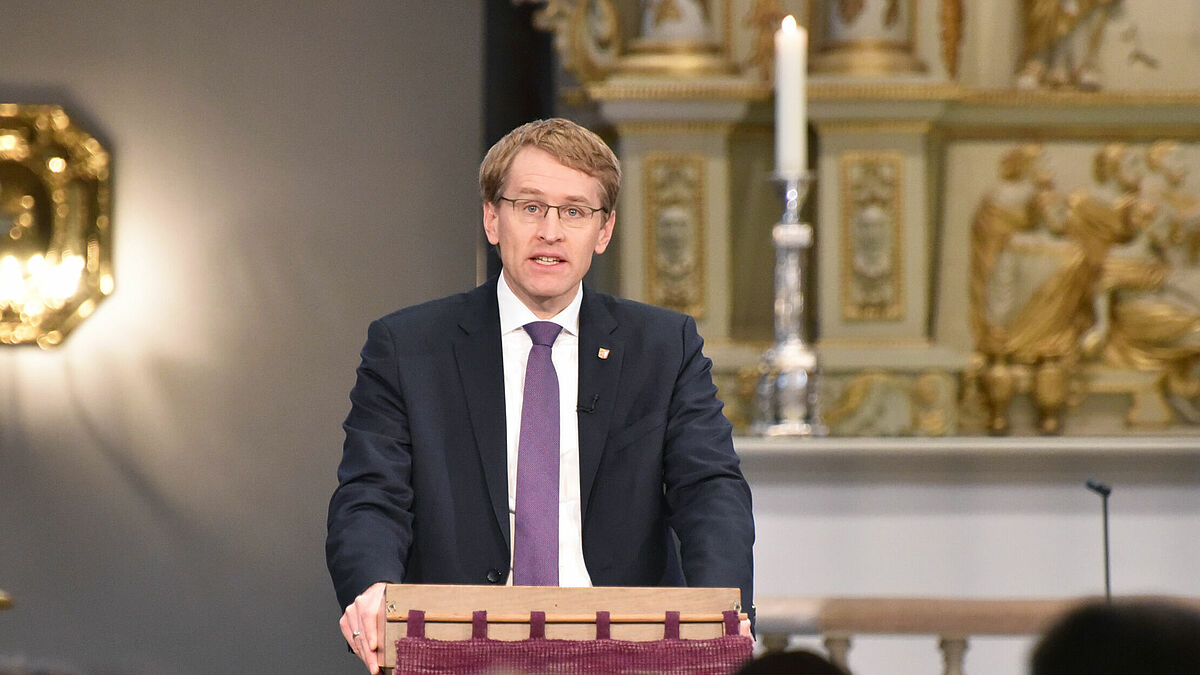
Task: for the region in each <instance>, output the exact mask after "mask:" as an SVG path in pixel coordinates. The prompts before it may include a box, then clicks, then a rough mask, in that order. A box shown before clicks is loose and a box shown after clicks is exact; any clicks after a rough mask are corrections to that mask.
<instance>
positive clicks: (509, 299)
mask: <svg viewBox="0 0 1200 675" xmlns="http://www.w3.org/2000/svg"><path fill="white" fill-rule="evenodd" d="M496 301H497V304H498V305H499V307H500V334H501V335H506V334H508V333H509V332H511V331H514V330H518V329H520V328H521V327H522V326H524V325H525V324H527V323H530V322H531V321H553V322H554V323H556V324H558V325H560V326H562V327H563V330H565V331H566V332H568V333H570V334H571V335H579V308H580V306H581V305H582V304H583V282H582V281H581V282H579V286H578V287H577V288H576V289H575V298H574V299H573V300H571V304H569V305H567V306H566V307H565V308H563V311H561V312H559V313H558V314H555V315H554V316H552V317H550V318H549V319H539V318H538V316H537V315H536V314H534V313H533V311H532V310H531V309H529V308H528V307H526V306H525V303H523V302H521V300H520V299H519V298H518V297H517V295H516V293H513V291H512V289H511V288H509V287H508V282H507V281H505V279H504V270H500V281H499V282H498V283H497V284H496Z"/></svg>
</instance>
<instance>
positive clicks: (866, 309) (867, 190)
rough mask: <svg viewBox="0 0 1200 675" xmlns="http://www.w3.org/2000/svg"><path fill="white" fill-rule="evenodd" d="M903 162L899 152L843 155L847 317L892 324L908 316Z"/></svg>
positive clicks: (843, 251) (843, 300)
mask: <svg viewBox="0 0 1200 675" xmlns="http://www.w3.org/2000/svg"><path fill="white" fill-rule="evenodd" d="M903 166H904V158H903V156H902V155H900V154H899V153H890V152H887V153H863V152H852V153H846V154H845V155H843V156H842V157H841V174H842V178H841V185H842V191H843V195H842V200H841V201H842V237H841V240H842V247H843V249H842V270H843V272H842V316H843V317H844V318H845V319H848V320H880V319H884V320H892V319H900V318H902V317H903V315H904V304H903V301H904V293H903V285H902V282H901V272H902V271H903V264H902V257H903V250H904V247H903V231H904V222H903V219H904V217H903V213H904V209H903V206H902V203H901V186H902V183H903Z"/></svg>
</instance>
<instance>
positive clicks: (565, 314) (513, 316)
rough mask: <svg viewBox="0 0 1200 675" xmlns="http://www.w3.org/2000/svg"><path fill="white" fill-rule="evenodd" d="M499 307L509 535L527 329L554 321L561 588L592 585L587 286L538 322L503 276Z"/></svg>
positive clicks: (528, 345)
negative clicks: (583, 329) (586, 464)
mask: <svg viewBox="0 0 1200 675" xmlns="http://www.w3.org/2000/svg"><path fill="white" fill-rule="evenodd" d="M496 300H497V301H498V303H499V306H500V341H501V344H502V347H503V350H504V404H505V406H504V408H505V409H504V414H505V421H506V422H507V425H506V428H507V430H508V438H507V444H508V531H509V532H510V533H511V532H514V531H515V530H514V526H513V523H514V517H515V514H516V511H517V443H518V441H519V440H520V436H521V405H522V403H523V402H524V394H525V364H526V363H527V362H528V361H529V350H530V348H531V347H532V346H533V340H531V339H530V338H529V334H528V333H526V332H525V329H524V328H523V327H524V326H525V324H527V323H529V322H531V321H553V322H554V323H557V324H558V325H560V326H562V327H563V330H562V332H561V333H559V334H558V338H557V339H556V340H555V341H554V346H553V347H552V349H551V352H550V359H551V360H552V361H553V362H554V371H555V373H556V374H557V375H558V395H559V399H560V403H559V427H558V428H559V444H558V448H559V474H558V584H559V586H591V585H592V579H591V577H590V576H588V571H587V565H585V564H584V561H583V525H582V522H583V520H582V509H581V506H580V505H581V502H580V497H579V415H578V406H579V403H578V401H579V307H580V305H581V304H582V302H583V284H582V283H581V284H580V285H579V288H578V289H577V290H576V291H575V299H574V300H572V301H571V304H569V305H567V307H566V309H564V310H563V311H561V312H559V313H558V314H557V315H555V316H553V317H550V318H549V319H539V318H538V317H537V315H536V314H534V313H533V312H532V311H531V310H530V309H529V308H528V307H526V306H525V305H524V304H523V303H522V302H521V301H520V300H519V299H518V298H517V296H516V295H515V294H514V293H513V292H512V289H510V288H509V287H508V283H507V282H506V281H505V280H504V272H503V271H501V272H500V282H499V283H498V284H496ZM508 567H509V575H508V583H509V584H510V585H511V584H512V571H511V570H512V549H511V547H510V549H509V565H508Z"/></svg>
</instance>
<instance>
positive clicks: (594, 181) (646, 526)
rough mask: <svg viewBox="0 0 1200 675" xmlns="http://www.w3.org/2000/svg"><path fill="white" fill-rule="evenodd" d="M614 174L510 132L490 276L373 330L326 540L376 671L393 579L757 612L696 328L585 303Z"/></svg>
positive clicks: (548, 142) (556, 127)
mask: <svg viewBox="0 0 1200 675" xmlns="http://www.w3.org/2000/svg"><path fill="white" fill-rule="evenodd" d="M620 177H621V172H620V165H619V163H618V161H617V158H616V157H615V156H614V155H613V153H612V151H611V150H610V149H609V148H608V146H607V145H605V144H604V142H603V141H601V140H600V138H599V137H597V136H596V135H595V134H593V133H592V132H590V131H588V130H586V129H584V128H582V127H580V126H578V125H576V124H574V123H572V122H569V121H567V120H562V119H550V120H543V121H537V122H532V123H529V124H526V125H524V126H522V127H519V128H517V129H515V130H514V131H512V132H510V133H509V134H508V135H507V136H506V137H505V138H503V139H501V140H500V141H499V142H498V143H497V144H496V145H495V146H493V147H492V149H491V150H490V151H489V152H488V154H487V157H486V158H484V160H483V164H482V165H481V167H480V172H479V182H480V191H481V194H482V199H483V227H484V231H485V232H486V234H487V238H488V241H489V242H490V243H491V244H493V245H495V246H496V247H497V249H498V250H499V253H500V258H501V261H502V263H503V271H502V272H501V274H500V275H499V277H497V278H493V279H491V280H489V281H488V282H487V283H485V284H484V285H482V286H480V287H478V288H476V289H474V290H472V291H468V292H466V293H462V294H459V295H454V296H451V297H448V298H443V299H440V300H435V301H432V302H427V303H424V304H421V305H417V306H414V307H409V308H406V309H402V310H400V311H398V312H396V313H393V314H391V315H388V316H386V317H384V318H382V319H379V320H378V321H375V322H374V323H372V324H371V327H370V329H369V331H368V336H367V342H366V345H365V346H364V347H363V351H362V364H361V365H360V366H359V369H358V381H357V383H356V384H355V386H354V389H353V391H352V392H351V393H350V399H351V404H352V406H351V411H350V415H349V416H348V417H347V419H346V422H345V425H344V428H345V431H346V442H345V446H344V451H343V456H342V461H341V464H340V466H339V468H338V481H339V484H338V488H337V490H336V491H335V492H334V495H333V498H332V500H331V501H330V505H329V521H328V528H329V536H328V539H327V541H326V556H327V561H328V564H329V571H330V575H331V576H332V578H333V582H334V586H335V588H336V590H337V594H338V599H339V601H340V602H341V604H342V606H343V607H344V608H345V613H344V614H343V615H342V619H341V628H342V633H343V635H344V636H345V637H346V640H347V642H348V643H349V644H350V646H351V648H352V649H353V650H354V652H355V653H356V654H358V655H359V657H360V658H362V659H363V661H364V663H365V664H366V665H367V667H368V669H369V670H370V671H371V672H376V671H377V665H378V664H377V657H376V653H375V652H376V650H377V649H379V639H380V637H381V636H379V635H377V628H376V626H377V623H376V622H377V620H378V614H379V612H380V609H381V605H382V597H383V588H384V584H385V583H388V582H391V583H400V582H406V583H449V584H505V583H509V584H514V583H515V584H520V585H524V584H552V585H562V586H588V585H596V586H661V585H683V584H687V585H692V586H715V587H738V588H740V589H741V591H742V602H743V606H744V607H745V608H746V611H751V597H752V578H753V560H752V552H751V548H752V545H753V542H754V522H753V517H752V515H751V510H750V490H749V487H748V486H747V485H746V481H745V479H744V478H743V477H742V474H741V470H740V469H739V462H738V459H737V456H736V455H735V454H734V452H733V444H732V440H731V431H732V430H731V426H730V424H729V422H728V420H726V419H725V417H724V415H723V414H722V412H721V408H722V405H721V402H720V401H719V400H718V399H717V397H716V388H715V387H714V386H713V383H712V377H711V374H710V368H711V362H710V361H709V360H708V359H707V358H706V357H705V356H704V355H703V354H702V353H701V347H702V344H703V341H702V340H701V339H700V337H699V335H698V334H697V333H696V327H695V322H694V321H693V320H692V319H691V317H688V316H686V315H683V314H678V313H676V312H671V311H668V310H664V309H661V308H656V307H651V306H649V305H643V304H640V303H635V302H632V301H629V300H624V299H620V298H615V297H612V296H608V295H604V294H600V293H595V292H593V291H591V290H590V289H587V288H584V287H583V283H582V280H583V276H584V274H586V273H587V271H588V268H589V267H590V266H591V261H592V256H593V255H595V254H600V253H603V252H604V250H605V249H606V248H607V247H608V244H609V241H610V239H611V237H612V234H613V226H614V225H615V223H616V213H615V211H614V206H615V205H616V201H617V193H618V191H619V189H620ZM527 324H528V325H527ZM542 333H547V335H542ZM526 363H528V364H529V365H528V372H526V371H527V368H526ZM526 378H529V379H528V380H527V379H526ZM546 405H549V406H550V408H549V409H548V410H549V411H550V412H549V413H547V412H544V411H545V410H547V409H546V408H545V407H544V406H546ZM527 453H528V454H527ZM533 453H542V454H540V455H537V454H533ZM531 458H532V459H531ZM539 481H540V482H539ZM529 486H533V487H529ZM547 495H549V499H550V502H549V503H548V504H547V503H545V502H539V500H543V499H546V498H547ZM673 535H674V536H673ZM676 538H677V540H678V543H676ZM510 571H511V574H510Z"/></svg>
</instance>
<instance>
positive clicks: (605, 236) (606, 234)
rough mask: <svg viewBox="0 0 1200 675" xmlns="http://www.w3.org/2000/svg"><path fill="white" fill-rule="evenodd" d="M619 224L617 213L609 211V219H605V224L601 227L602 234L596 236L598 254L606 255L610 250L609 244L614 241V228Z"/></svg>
mask: <svg viewBox="0 0 1200 675" xmlns="http://www.w3.org/2000/svg"><path fill="white" fill-rule="evenodd" d="M616 224H617V212H616V211H609V212H608V217H607V218H605V219H604V224H603V225H601V226H600V232H599V233H598V234H597V235H596V249H595V251H596V254H597V255H599V254H601V253H604V250H605V249H607V248H608V242H610V241H612V235H613V227H615V226H616Z"/></svg>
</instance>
